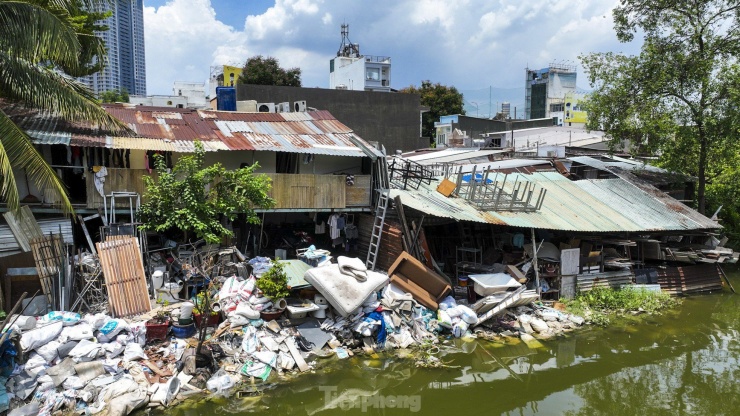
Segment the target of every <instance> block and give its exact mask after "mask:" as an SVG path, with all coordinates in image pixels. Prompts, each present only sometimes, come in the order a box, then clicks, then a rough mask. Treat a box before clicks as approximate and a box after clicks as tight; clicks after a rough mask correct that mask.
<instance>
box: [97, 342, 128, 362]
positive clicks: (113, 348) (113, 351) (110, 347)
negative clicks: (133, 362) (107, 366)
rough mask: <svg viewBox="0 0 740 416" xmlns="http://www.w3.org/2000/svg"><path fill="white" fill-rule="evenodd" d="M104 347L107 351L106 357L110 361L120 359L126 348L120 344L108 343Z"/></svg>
mask: <svg viewBox="0 0 740 416" xmlns="http://www.w3.org/2000/svg"><path fill="white" fill-rule="evenodd" d="M102 345H103V350H105V357H106V358H108V359H111V358H115V357H118V356H119V355H120V354H121V353H122V352H123V350H124V349H126V347H125V346H124V345H122V344H120V343H118V342H108V343H106V344H102Z"/></svg>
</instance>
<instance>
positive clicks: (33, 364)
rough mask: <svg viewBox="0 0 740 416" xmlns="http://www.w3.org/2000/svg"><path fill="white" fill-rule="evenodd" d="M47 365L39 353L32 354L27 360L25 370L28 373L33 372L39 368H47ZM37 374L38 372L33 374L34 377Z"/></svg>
mask: <svg viewBox="0 0 740 416" xmlns="http://www.w3.org/2000/svg"><path fill="white" fill-rule="evenodd" d="M47 365H48V363H47V361H46V360H45V359H44V357H42V356H40V355H39V354H38V353H37V352H32V353H31V354H30V355H29V356H28V359H27V360H26V364H25V369H26V371H28V372H32V370H34V369H37V368H46V367H47ZM36 373H38V372H33V374H34V375H35V374H36Z"/></svg>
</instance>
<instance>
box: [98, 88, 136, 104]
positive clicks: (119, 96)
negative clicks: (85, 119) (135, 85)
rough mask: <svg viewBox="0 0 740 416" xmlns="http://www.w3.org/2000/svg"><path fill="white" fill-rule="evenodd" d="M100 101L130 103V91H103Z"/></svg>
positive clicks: (124, 89)
mask: <svg viewBox="0 0 740 416" xmlns="http://www.w3.org/2000/svg"><path fill="white" fill-rule="evenodd" d="M100 101H102V102H104V103H127V102H129V96H128V91H127V90H126V88H123V89H122V90H120V91H117V90H108V91H103V92H101V93H100Z"/></svg>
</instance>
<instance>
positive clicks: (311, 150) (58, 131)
mask: <svg viewBox="0 0 740 416" xmlns="http://www.w3.org/2000/svg"><path fill="white" fill-rule="evenodd" d="M0 104H6V107H10V108H15V107H17V106H14V105H12V104H7V103H0ZM6 107H4V108H6ZM103 108H104V109H105V110H106V111H107V112H108V113H109V114H111V115H112V116H114V117H116V118H117V119H119V120H121V121H122V122H123V123H125V124H127V125H128V126H129V127H130V128H131V130H132V131H133V132H134V133H135V136H134V137H120V135H115V137H110V134H104V133H100V134H97V133H99V132H97V131H94V130H93V129H92V128H90V127H85V126H76V125H72V124H70V123H66V122H63V121H61V120H59V119H58V118H57V117H55V116H52V115H50V114H46V113H39V112H38V111H35V110H28V109H24V108H22V107H18V108H16V109H15V111H14V120H16V122H19V125H21V127H22V128H24V129H25V130H26V131H27V132H29V135H30V136H31V137H32V139H33V140H34V142H35V143H42V144H67V145H69V144H74V145H76V146H89V147H109V148H115V149H126V148H127V149H141V150H164V151H173V152H192V151H193V150H194V143H193V141H195V140H198V141H201V142H203V145H204V149H205V150H207V151H218V150H261V151H274V152H293V153H308V154H321V155H330V156H359V157H362V156H371V157H373V158H375V157H382V156H383V155H382V154H381V153H380V152H379V151H377V150H375V149H374V148H373V147H372V146H370V145H369V144H368V143H367V142H365V141H364V140H362V139H361V138H360V137H358V136H357V135H356V134H354V133H353V132H352V130H351V129H350V128H349V127H347V126H345V125H344V124H342V123H341V122H339V121H338V120H336V119H335V118H334V116H332V115H331V113H329V112H328V111H309V112H300V113H239V112H230V111H214V110H193V109H185V108H171V107H147V106H131V105H121V104H104V105H103ZM363 149H366V150H367V151H368V153H367V154H366V153H365V150H363Z"/></svg>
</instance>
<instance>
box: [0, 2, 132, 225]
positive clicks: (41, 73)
mask: <svg viewBox="0 0 740 416" xmlns="http://www.w3.org/2000/svg"><path fill="white" fill-rule="evenodd" d="M99 2H100V1H95V0H84V1H83V0H48V1H43V0H40V1H33V0H13V1H5V0H0V99H2V101H3V102H5V103H15V104H19V105H22V106H25V107H27V108H29V109H33V110H38V111H42V112H44V113H46V114H50V115H53V116H57V117H60V118H62V119H65V120H67V121H71V122H85V123H94V124H96V125H97V126H98V127H99V128H101V129H106V130H109V131H117V132H121V131H126V127H125V126H124V125H123V124H122V123H121V122H119V121H118V120H116V119H115V118H113V117H112V116H110V115H109V114H108V113H106V112H105V110H103V108H102V107H100V105H99V103H98V101H97V100H96V99H95V97H94V95H93V94H92V92H90V91H89V90H88V89H87V88H86V87H85V86H84V85H82V84H80V83H78V82H76V81H75V80H73V79H71V78H70V77H69V76H67V75H65V73H67V74H76V73H80V71H82V70H81V69H80V68H81V63H80V59H81V54H82V45H81V42H80V35H79V34H78V33H77V30H76V29H75V26H74V25H73V23H72V16H73V11H74V10H76V8H77V7H79V6H78V5H79V4H83V5H84V6H85V7H87V8H88V9H90V10H92V9H93V7H94V6H95V4H97V3H99ZM63 72H64V73H63ZM14 169H15V170H16V171H18V170H24V171H25V172H26V174H27V175H28V178H29V180H30V181H32V182H33V183H34V184H35V185H36V187H37V188H39V189H54V190H56V191H57V192H58V193H59V194H60V199H61V201H62V208H63V210H64V211H65V212H67V213H71V212H72V211H73V210H72V205H71V204H70V202H69V199H68V198H67V195H66V190H65V187H64V184H63V183H62V182H61V180H60V179H59V177H58V176H57V175H56V173H55V172H54V170H53V169H52V168H51V167H50V166H49V165H48V163H46V161H45V160H44V158H43V156H42V155H41V154H40V153H39V152H38V151H37V150H36V148H35V147H34V146H33V144H32V143H31V140H30V138H29V137H28V135H26V133H25V132H24V131H23V130H21V129H20V128H19V127H18V125H17V124H15V122H14V121H13V120H12V119H11V117H10V116H9V115H8V114H7V113H6V112H5V111H3V106H2V105H0V200H4V201H5V202H6V203H7V204H8V207H9V208H10V209H13V210H17V209H18V208H19V207H20V199H19V197H18V188H17V186H16V178H15V172H14Z"/></svg>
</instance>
